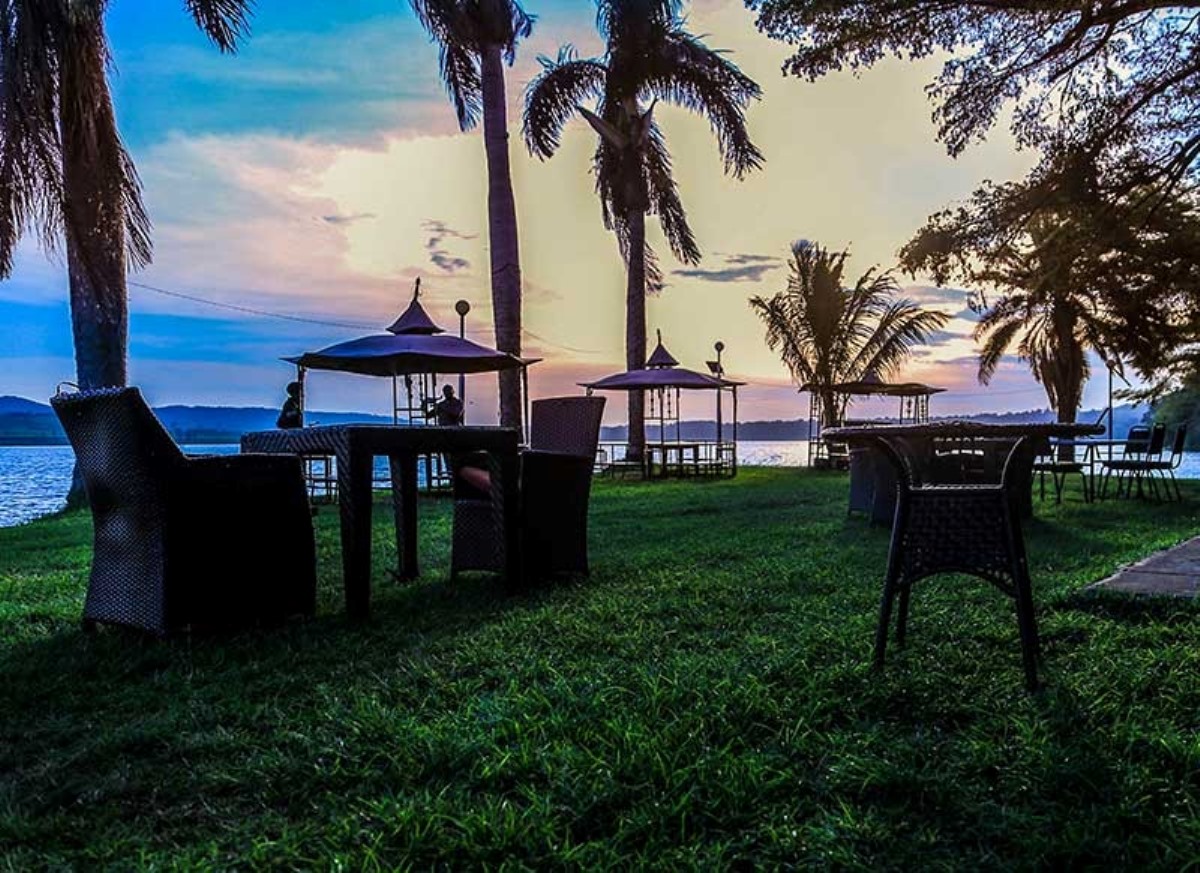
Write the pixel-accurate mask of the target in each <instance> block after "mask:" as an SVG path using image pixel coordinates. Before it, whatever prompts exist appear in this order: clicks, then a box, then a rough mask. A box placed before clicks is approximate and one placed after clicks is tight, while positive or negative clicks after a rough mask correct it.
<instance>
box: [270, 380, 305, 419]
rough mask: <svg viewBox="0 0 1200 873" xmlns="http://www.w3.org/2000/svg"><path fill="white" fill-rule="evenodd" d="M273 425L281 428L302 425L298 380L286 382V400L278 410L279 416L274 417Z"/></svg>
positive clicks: (302, 412) (302, 416) (302, 415)
mask: <svg viewBox="0 0 1200 873" xmlns="http://www.w3.org/2000/svg"><path fill="white" fill-rule="evenodd" d="M275 426H276V427H278V428H281V429H283V430H290V429H291V428H295V427H304V410H303V408H302V407H301V406H300V383H299V382H289V383H288V386H287V400H285V401H283V409H281V410H279V418H277V419H275Z"/></svg>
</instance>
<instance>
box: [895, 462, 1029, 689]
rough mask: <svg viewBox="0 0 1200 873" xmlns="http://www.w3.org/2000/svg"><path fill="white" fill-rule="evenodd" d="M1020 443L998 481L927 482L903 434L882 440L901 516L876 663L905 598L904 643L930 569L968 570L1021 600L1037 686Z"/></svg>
mask: <svg viewBox="0 0 1200 873" xmlns="http://www.w3.org/2000/svg"><path fill="white" fill-rule="evenodd" d="M1022 443H1023V441H1018V442H1017V443H1016V444H1015V445H1013V447H1012V449H1011V450H1010V451H1009V453H1008V457H1007V460H1006V462H1005V464H1004V470H1003V474H1002V477H1001V481H1000V483H999V484H986V485H939V484H928V483H921V482H920V477H919V476H918V475H916V474H915V473H914V466H913V464H912V460H911V459H910V458H909V457H908V453H907V451H906V447H905V445H904V443H903V442H902V441H899V440H897V441H892V440H884V439H880V440H878V444H879V446H880V447H881V448H882V449H883V451H884V452H886V453H887V455H888V456H889V458H890V460H891V462H892V464H893V466H894V467H895V469H896V472H897V479H898V489H897V501H896V516H895V521H894V524H893V528H892V544H891V549H890V552H889V554H888V569H887V577H886V578H885V580H884V587H883V603H882V606H881V607H880V614H879V625H878V628H877V629H876V634H875V664H876V666H877V667H880V666H882V665H883V662H884V656H885V653H886V651H887V638H888V630H889V627H890V624H891V615H892V606H893V603H894V601H895V600H896V598H897V597H899V601H900V602H899V608H898V615H897V619H896V642H897V644H898V645H904V639H905V631H906V625H907V623H908V601H909V597H910V594H911V592H912V587H913V585H915V584H916V583H917V582H919V581H921V580H922V579H925V578H927V577H929V576H934V575H938V574H941V573H962V574H966V575H970V576H975V577H977V578H980V579H983V580H985V581H987V582H990V583H992V584H993V585H995V586H996V587H997V588H999V589H1000V590H1001V591H1002V592H1003V593H1005V594H1007V595H1008V596H1009V597H1011V598H1013V599H1014V600H1015V601H1016V607H1017V625H1018V629H1019V632H1020V638H1021V654H1022V658H1023V661H1024V667H1025V683H1026V685H1027V686H1028V687H1029V688H1030V690H1033V689H1035V688H1036V687H1037V684H1038V678H1037V657H1038V631H1037V622H1036V619H1035V617H1034V612H1033V593H1032V586H1031V583H1030V578H1029V567H1028V564H1027V562H1026V558H1025V544H1024V540H1023V539H1022V535H1021V525H1020V520H1019V518H1018V509H1017V504H1016V502H1015V501H1014V500H1013V499H1012V496H1011V494H1010V493H1009V491H1010V490H1011V489H1012V488H1013V487H1015V486H1014V470H1015V469H1016V466H1017V465H1016V464H1014V463H1013V457H1014V456H1015V455H1016V454H1017V453H1018V452H1019V451H1021V450H1022Z"/></svg>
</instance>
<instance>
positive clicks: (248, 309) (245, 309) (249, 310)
mask: <svg viewBox="0 0 1200 873" xmlns="http://www.w3.org/2000/svg"><path fill="white" fill-rule="evenodd" d="M129 284H130V285H132V286H133V287H135V288H141V289H142V290H143V291H153V292H154V293H155V294H162V295H163V296H165V297H174V298H176V299H179V300H187V301H190V302H192V303H200V304H203V305H205V306H213V307H216V308H217V309H227V310H230V311H232V312H241V313H245V314H247V315H259V316H262V317H263V318H278V319H282V320H284V321H299V322H302V323H304V324H319V325H321V326H323V327H348V328H353V329H355V330H372V329H373V328H372V327H370V326H368V325H365V324H355V323H353V322H348V321H326V320H324V319H320V318H306V317H305V316H303V315H289V314H288V313H285V312H271V311H270V310H267V309H256V308H254V307H253V306H240V305H238V304H236V303H222V302H221V301H219V300H209V299H207V298H205V297H197V296H196V295H194V294H184V293H183V292H181V291H170V290H168V289H166V288H158V287H155V286H154V285H147V284H145V283H144V282H130V283H129Z"/></svg>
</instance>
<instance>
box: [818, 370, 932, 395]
mask: <svg viewBox="0 0 1200 873" xmlns="http://www.w3.org/2000/svg"><path fill="white" fill-rule="evenodd" d="M823 387H824V386H820V385H817V384H815V383H813V382H809V383H807V384H805V385H802V386H801V388H800V391H801V393H804V392H813V391H819V390H821V388H823ZM828 387H829V388H831V389H832V390H833V391H835V392H836V393H838V394H853V395H857V396H861V397H866V396H871V395H880V396H884V397H928V396H929V395H931V394H941V393H942V392H943V391H945V390H946V389H945V388H935V387H933V386H932V385H925V384H923V383H921V382H884V381H883V380H882V379H880V378H879V373H877V372H876V371H875V370H870V371H868V372H867V373H866V375H864V376H863V377H862V378H861V379H854V380H852V381H849V382H837V383H835V384H833V385H830V386H828Z"/></svg>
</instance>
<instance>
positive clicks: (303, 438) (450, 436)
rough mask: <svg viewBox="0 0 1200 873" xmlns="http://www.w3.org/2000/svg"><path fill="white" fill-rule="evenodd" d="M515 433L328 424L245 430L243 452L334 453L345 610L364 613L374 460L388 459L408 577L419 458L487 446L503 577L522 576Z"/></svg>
mask: <svg viewBox="0 0 1200 873" xmlns="http://www.w3.org/2000/svg"><path fill="white" fill-rule="evenodd" d="M519 445H520V435H519V433H518V432H517V431H516V430H514V429H512V428H501V427H422V426H398V425H366V424H348V425H327V426H320V427H304V428H295V429H291V430H270V431H258V432H255V433H248V434H245V435H244V436H243V437H242V441H241V448H242V451H243V452H261V453H267V454H292V455H302V456H303V455H333V456H334V457H336V458H337V482H338V508H339V511H340V515H341V540H342V575H343V580H344V585H345V591H346V612H347V613H348V614H349V615H350V616H351V617H352V618H366V617H367V616H368V615H369V614H370V609H371V503H372V494H371V480H372V475H371V471H372V468H373V467H374V463H375V458H376V457H377V456H384V457H387V458H388V462H389V466H390V468H391V473H392V497H393V506H394V511H395V522H396V551H397V553H398V555H399V559H400V576H401V578H404V579H413V578H415V577H416V576H417V575H418V566H417V457H418V456H419V455H425V454H430V453H433V452H445V453H460V452H463V453H466V452H485V453H486V454H487V456H488V464H489V468H490V472H491V476H492V505H493V510H494V512H495V514H496V517H497V519H498V520H499V522H500V524H501V527H502V530H503V534H502V536H501V537H499V538H498V539H499V541H500V543H501V548H502V549H503V553H504V554H503V562H502V565H503V567H504V577H505V581H506V582H507V583H508V584H510V585H518V584H520V582H521V579H522V578H523V555H522V552H521V536H520V528H519V525H520V511H519V501H520V493H519V481H520V454H519V451H518V450H519Z"/></svg>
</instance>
